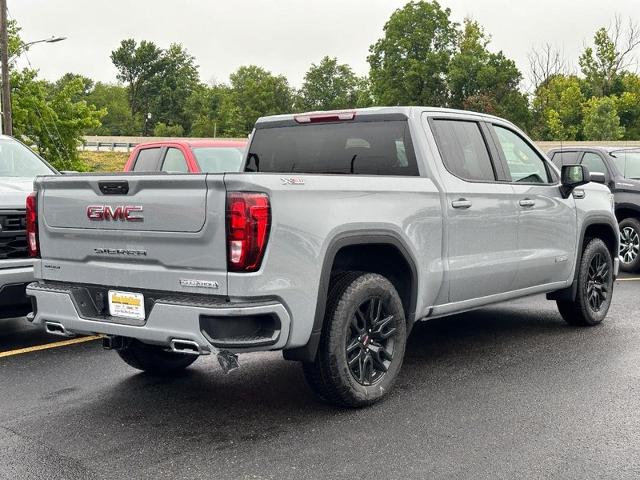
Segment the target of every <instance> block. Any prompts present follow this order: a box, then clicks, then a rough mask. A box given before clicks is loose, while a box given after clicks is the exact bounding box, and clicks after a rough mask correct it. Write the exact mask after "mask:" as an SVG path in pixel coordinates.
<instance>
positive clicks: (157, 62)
mask: <svg viewBox="0 0 640 480" xmlns="http://www.w3.org/2000/svg"><path fill="white" fill-rule="evenodd" d="M111 61H112V62H113V64H114V65H115V67H116V69H117V70H118V73H117V75H116V76H117V78H118V80H119V81H121V82H123V83H124V84H125V85H126V86H127V91H128V93H129V108H130V109H131V116H132V117H134V118H135V117H136V115H138V114H142V115H146V114H147V113H148V111H149V107H150V105H151V103H152V102H153V100H154V98H155V95H156V93H157V92H155V91H154V87H155V86H157V85H156V84H154V82H153V80H154V78H155V77H156V76H157V75H158V73H159V72H160V70H161V69H162V67H163V63H162V50H161V49H160V48H158V47H157V46H156V45H155V44H154V43H153V42H148V41H146V40H143V41H141V42H140V45H138V43H137V42H136V41H135V40H133V39H132V38H129V39H126V40H123V41H122V42H120V47H118V49H116V50H114V51H112V52H111Z"/></svg>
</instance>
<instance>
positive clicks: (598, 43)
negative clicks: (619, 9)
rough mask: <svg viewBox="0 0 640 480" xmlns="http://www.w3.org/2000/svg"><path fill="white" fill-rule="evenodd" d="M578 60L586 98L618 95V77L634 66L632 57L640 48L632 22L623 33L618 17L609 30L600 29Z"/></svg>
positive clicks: (637, 32) (619, 90) (638, 37)
mask: <svg viewBox="0 0 640 480" xmlns="http://www.w3.org/2000/svg"><path fill="white" fill-rule="evenodd" d="M593 43H594V47H587V48H586V49H585V50H584V52H583V53H582V55H580V58H579V60H578V62H579V64H580V68H581V70H582V74H583V75H584V76H585V79H586V82H587V85H588V86H589V88H590V91H589V92H588V93H589V94H590V95H594V96H600V97H605V96H607V95H611V94H619V93H621V83H620V75H621V74H622V72H623V71H624V70H626V69H628V68H629V67H630V66H631V65H632V64H633V62H634V57H633V53H634V51H635V49H636V47H638V45H640V29H639V28H638V25H637V24H635V23H634V22H633V21H632V20H630V21H629V25H628V28H627V31H626V33H625V32H624V31H623V28H622V21H621V19H620V17H619V16H616V17H615V20H614V24H613V26H612V27H610V28H608V29H607V28H604V27H603V28H600V29H599V30H598V31H597V32H596V33H595V35H594V38H593Z"/></svg>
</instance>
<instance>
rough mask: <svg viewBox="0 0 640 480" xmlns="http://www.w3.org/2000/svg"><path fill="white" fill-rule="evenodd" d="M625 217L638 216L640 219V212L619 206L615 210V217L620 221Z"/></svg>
mask: <svg viewBox="0 0 640 480" xmlns="http://www.w3.org/2000/svg"><path fill="white" fill-rule="evenodd" d="M625 218H638V219H640V212H639V211H638V210H634V209H632V208H619V209H618V210H616V219H617V220H618V223H620V222H621V221H622V220H624V219H625Z"/></svg>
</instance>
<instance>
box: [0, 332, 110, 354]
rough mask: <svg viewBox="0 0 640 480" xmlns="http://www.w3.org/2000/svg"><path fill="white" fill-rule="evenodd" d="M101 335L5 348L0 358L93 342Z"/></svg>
mask: <svg viewBox="0 0 640 480" xmlns="http://www.w3.org/2000/svg"><path fill="white" fill-rule="evenodd" d="M101 338H102V335H92V336H90V337H80V338H71V339H69V340H62V341H61V342H53V343H45V344H44V345H34V346H33V347H26V348H18V349H16V350H7V351H6V352H0V358H2V357H11V356H13V355H22V354H25V353H31V352H38V351H40V350H49V349H51V348H59V347H66V346H68V345H75V344H77V343H85V342H93V341H94V340H99V339H101Z"/></svg>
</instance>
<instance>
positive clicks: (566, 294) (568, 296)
mask: <svg viewBox="0 0 640 480" xmlns="http://www.w3.org/2000/svg"><path fill="white" fill-rule="evenodd" d="M592 225H603V226H607V227H609V228H611V230H612V232H613V234H614V237H615V238H616V239H617V238H618V236H617V235H616V232H617V231H618V223H617V221H615V220H613V219H612V218H611V217H609V216H606V215H592V216H589V217H587V218H586V219H585V220H584V222H582V228H581V229H580V236H579V237H578V244H577V248H576V263H575V268H574V271H573V282H572V283H571V285H570V286H569V287H567V288H563V289H562V290H557V291H555V292H551V293H548V294H547V299H548V300H570V301H573V300H575V299H576V294H577V293H578V274H579V273H580V270H579V266H580V262H581V261H582V252H583V250H584V239H585V236H586V233H587V228H589V227H590V226H592ZM619 247H620V244H619V240H618V241H617V242H616V245H615V248H614V251H613V252H611V253H612V255H613V256H614V258H615V256H616V255H618V249H619Z"/></svg>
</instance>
